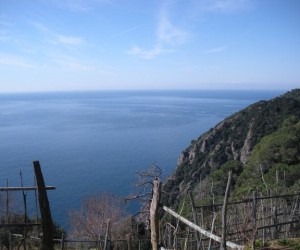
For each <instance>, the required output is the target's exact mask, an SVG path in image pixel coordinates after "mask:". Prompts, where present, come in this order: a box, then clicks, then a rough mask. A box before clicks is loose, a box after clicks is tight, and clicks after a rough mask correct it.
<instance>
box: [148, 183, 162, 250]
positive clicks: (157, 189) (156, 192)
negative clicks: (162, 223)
mask: <svg viewBox="0 0 300 250" xmlns="http://www.w3.org/2000/svg"><path fill="white" fill-rule="evenodd" d="M160 195H161V182H160V180H159V179H158V178H156V179H155V180H154V181H153V194H152V201H151V205H150V228H151V244H152V249H153V250H158V241H159V226H158V225H159V221H158V207H159V201H160Z"/></svg>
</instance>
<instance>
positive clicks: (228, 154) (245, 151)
mask: <svg viewBox="0 0 300 250" xmlns="http://www.w3.org/2000/svg"><path fill="white" fill-rule="evenodd" d="M292 116H293V117H294V119H295V120H296V122H297V121H298V120H299V119H300V89H295V90H292V91H290V92H288V93H286V94H284V95H282V96H279V97H277V98H274V99H271V100H269V101H259V102H257V103H255V104H252V105H250V106H249V107H247V108H245V109H243V110H241V111H240V112H237V113H235V114H233V115H231V116H230V117H228V118H227V119H225V120H223V121H222V122H220V123H219V124H217V125H216V126H215V127H214V128H212V129H210V130H209V131H208V132H206V133H204V134H203V135H201V136H200V137H199V138H198V139H197V140H194V141H193V142H192V144H191V145H190V146H189V147H188V148H186V149H185V150H184V151H183V152H182V154H181V155H180V157H179V159H178V165H177V167H176V170H175V172H174V173H173V174H172V175H171V176H170V177H169V178H168V179H167V180H166V182H165V184H164V190H165V191H166V192H167V193H168V195H167V196H166V201H167V203H168V204H174V203H176V200H177V201H178V199H177V198H178V197H180V196H182V195H183V194H184V193H185V192H186V191H187V190H195V189H196V188H197V186H199V182H200V180H201V182H202V183H205V180H206V179H207V177H208V176H209V175H211V174H212V173H214V172H215V171H217V170H219V169H220V168H221V167H222V166H223V165H224V164H226V163H227V164H229V163H230V162H235V164H234V166H237V165H239V166H241V167H237V169H239V170H237V172H236V173H235V174H236V175H237V176H239V175H240V174H241V173H242V172H243V169H244V168H245V166H246V165H247V163H248V161H249V157H250V156H251V153H252V152H253V149H254V147H255V145H257V144H258V143H259V142H260V140H261V139H262V138H263V137H265V136H267V135H271V134H272V133H274V132H275V131H278V130H279V129H280V128H281V127H282V124H283V123H284V121H285V120H286V119H288V118H289V117H292ZM198 188H199V187H198Z"/></svg>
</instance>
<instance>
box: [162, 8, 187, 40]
mask: <svg viewBox="0 0 300 250" xmlns="http://www.w3.org/2000/svg"><path fill="white" fill-rule="evenodd" d="M157 37H158V42H159V43H164V44H168V45H180V44H184V43H186V42H187V41H188V40H189V39H190V37H191V36H190V34H189V33H188V32H187V31H185V30H183V29H180V28H178V27H176V26H175V25H174V24H173V23H171V21H170V20H169V18H168V16H167V14H166V13H163V14H162V15H161V16H160V20H159V23H158V28H157Z"/></svg>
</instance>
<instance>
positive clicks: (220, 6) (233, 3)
mask: <svg viewBox="0 0 300 250" xmlns="http://www.w3.org/2000/svg"><path fill="white" fill-rule="evenodd" d="M252 2H253V0H203V1H199V2H197V5H198V9H201V10H202V11H213V12H215V11H219V12H232V11H236V10H240V9H244V8H247V7H249V6H250V5H251V4H252Z"/></svg>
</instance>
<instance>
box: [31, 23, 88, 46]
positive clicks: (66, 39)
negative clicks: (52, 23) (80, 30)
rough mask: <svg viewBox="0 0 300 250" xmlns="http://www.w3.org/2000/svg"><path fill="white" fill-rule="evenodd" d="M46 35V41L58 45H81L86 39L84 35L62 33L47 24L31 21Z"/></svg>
mask: <svg viewBox="0 0 300 250" xmlns="http://www.w3.org/2000/svg"><path fill="white" fill-rule="evenodd" d="M31 24H32V25H33V26H34V27H36V28H37V29H38V30H39V31H40V32H41V33H42V34H43V35H44V36H45V39H46V41H48V42H49V43H52V44H57V45H67V46H79V45H82V44H84V42H85V40H84V39H83V38H82V37H78V36H70V35H65V34H60V33H58V32H55V31H53V30H51V29H50V28H48V27H47V26H46V25H44V24H42V23H39V22H31Z"/></svg>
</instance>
